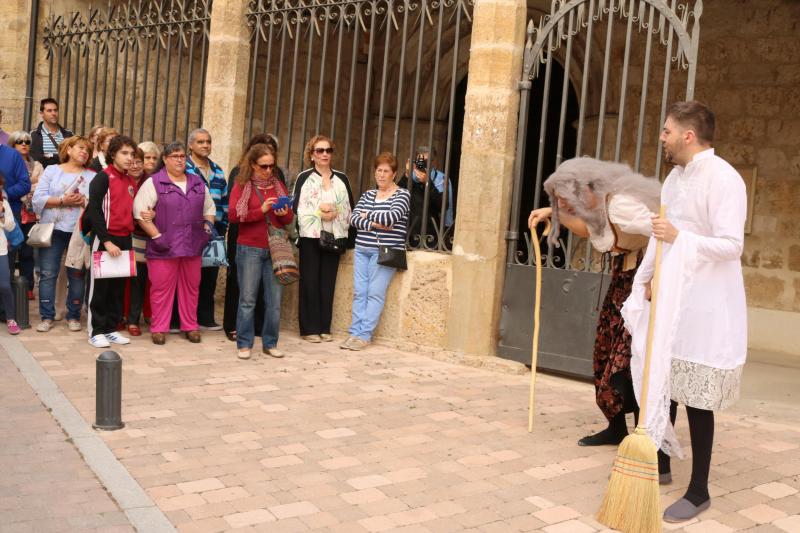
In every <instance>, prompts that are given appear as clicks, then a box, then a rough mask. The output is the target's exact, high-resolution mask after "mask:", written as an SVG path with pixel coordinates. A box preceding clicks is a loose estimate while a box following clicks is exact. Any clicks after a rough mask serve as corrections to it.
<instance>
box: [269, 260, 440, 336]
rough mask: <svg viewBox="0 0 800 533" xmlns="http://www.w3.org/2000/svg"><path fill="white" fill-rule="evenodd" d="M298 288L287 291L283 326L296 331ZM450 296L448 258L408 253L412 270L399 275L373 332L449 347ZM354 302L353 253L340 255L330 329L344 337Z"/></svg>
mask: <svg viewBox="0 0 800 533" xmlns="http://www.w3.org/2000/svg"><path fill="white" fill-rule="evenodd" d="M298 293H299V285H298V284H297V283H295V284H293V285H290V286H289V287H286V288H284V292H283V306H282V309H281V323H282V324H283V325H284V326H285V327H288V328H291V329H293V330H297V329H298V325H297V320H298V311H297V302H298ZM451 293H452V270H451V264H450V256H448V255H444V254H439V253H434V252H409V253H408V270H407V271H405V272H399V273H398V274H397V275H395V277H394V279H393V280H392V283H391V285H389V290H388V291H387V293H386V305H385V307H384V310H383V314H382V315H381V320H380V323H379V324H378V327H377V328H376V329H375V337H376V338H377V339H388V340H391V341H394V342H402V343H410V344H412V345H415V346H427V347H433V348H439V349H442V348H445V347H446V342H445V341H446V334H447V310H448V307H449V304H450V297H451ZM352 302H353V252H352V251H348V252H347V253H346V254H345V255H344V256H342V260H341V263H340V264H339V274H338V276H337V279H336V295H335V297H334V304H333V323H332V329H333V331H334V332H337V333H346V332H347V329H348V328H349V327H350V321H351V314H350V312H351V309H352Z"/></svg>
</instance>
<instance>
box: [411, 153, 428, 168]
mask: <svg viewBox="0 0 800 533" xmlns="http://www.w3.org/2000/svg"><path fill="white" fill-rule="evenodd" d="M414 166H415V167H417V170H422V171H425V170H426V169H427V168H428V159H427V158H425V157H424V156H421V155H418V156H417V159H416V160H415V161H414Z"/></svg>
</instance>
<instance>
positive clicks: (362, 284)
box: [350, 246, 397, 341]
mask: <svg viewBox="0 0 800 533" xmlns="http://www.w3.org/2000/svg"><path fill="white" fill-rule="evenodd" d="M396 271H397V270H396V269H394V268H391V267H385V266H383V265H379V264H378V249H377V248H369V247H366V246H364V247H362V246H357V247H356V251H355V258H354V268H353V321H352V323H351V324H350V335H352V336H353V337H358V338H359V339H363V340H365V341H369V340H371V339H372V332H373V331H375V328H376V327H377V325H378V321H379V320H380V319H381V312H383V304H384V303H385V302H386V290H387V289H388V288H389V283H391V281H392V278H393V277H394V274H395V272H396Z"/></svg>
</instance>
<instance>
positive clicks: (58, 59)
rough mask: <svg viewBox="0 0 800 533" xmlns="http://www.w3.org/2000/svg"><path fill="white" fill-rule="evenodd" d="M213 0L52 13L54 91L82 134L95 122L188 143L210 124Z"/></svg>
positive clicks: (49, 37) (142, 136) (47, 35)
mask: <svg viewBox="0 0 800 533" xmlns="http://www.w3.org/2000/svg"><path fill="white" fill-rule="evenodd" d="M210 19H211V0H128V1H127V2H125V3H123V4H121V5H114V6H111V5H110V3H109V6H108V8H107V9H104V10H102V11H101V10H100V9H89V10H88V12H86V13H83V12H72V13H68V14H64V15H52V16H51V17H50V19H49V20H48V21H47V24H46V25H45V28H44V47H45V50H46V51H47V58H48V61H49V70H48V78H47V94H48V95H49V96H51V97H53V98H55V99H57V100H58V101H59V104H60V120H61V122H62V123H63V124H64V125H65V126H66V127H68V128H70V129H72V130H74V131H75V132H76V133H88V130H89V129H90V128H91V127H92V126H94V125H95V124H102V125H104V126H109V127H113V128H116V129H117V130H118V131H120V132H122V133H124V134H126V135H130V136H132V137H133V138H135V139H136V140H137V141H143V140H149V141H155V142H169V141H172V140H175V139H185V138H186V136H187V135H188V132H189V131H190V130H191V129H193V128H196V127H198V126H199V125H200V124H201V123H202V121H203V97H204V91H205V76H206V56H207V50H208V33H209V23H210Z"/></svg>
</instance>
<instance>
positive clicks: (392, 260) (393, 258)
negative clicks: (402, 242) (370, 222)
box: [375, 232, 408, 270]
mask: <svg viewBox="0 0 800 533" xmlns="http://www.w3.org/2000/svg"><path fill="white" fill-rule="evenodd" d="M375 239H376V240H377V241H378V264H379V265H382V266H385V267H390V268H396V269H397V270H408V263H407V262H406V250H405V248H391V247H389V246H386V245H385V244H381V240H380V238H379V237H378V233H377V232H375Z"/></svg>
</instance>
